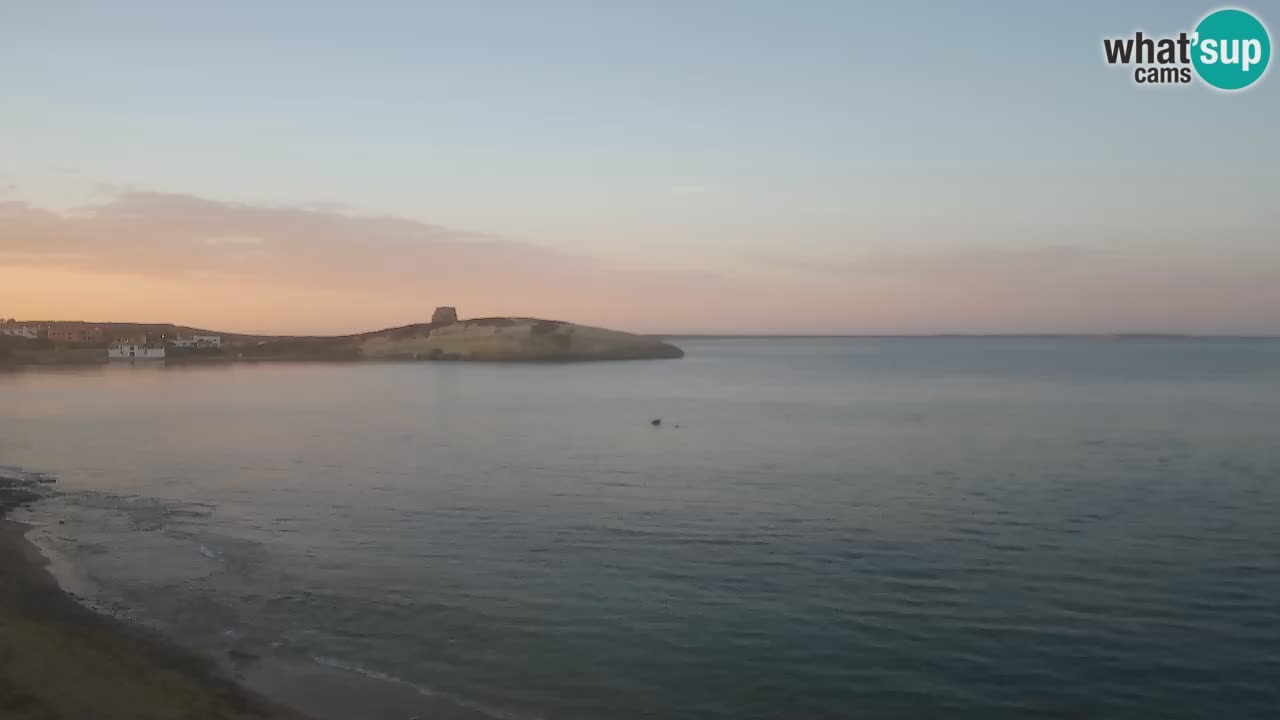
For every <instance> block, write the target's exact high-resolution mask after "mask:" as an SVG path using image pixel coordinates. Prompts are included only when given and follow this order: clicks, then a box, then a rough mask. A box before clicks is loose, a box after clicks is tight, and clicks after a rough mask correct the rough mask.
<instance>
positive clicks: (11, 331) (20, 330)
mask: <svg viewBox="0 0 1280 720" xmlns="http://www.w3.org/2000/svg"><path fill="white" fill-rule="evenodd" d="M0 335H13V336H14V337H24V338H30V339H31V340H35V339H36V338H38V337H40V330H39V329H38V328H34V327H31V326H30V325H0Z"/></svg>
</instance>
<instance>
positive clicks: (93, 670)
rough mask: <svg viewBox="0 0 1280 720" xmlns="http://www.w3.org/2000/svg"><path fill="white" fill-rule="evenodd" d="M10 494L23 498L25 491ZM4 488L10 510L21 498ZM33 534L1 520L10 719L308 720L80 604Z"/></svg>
mask: <svg viewBox="0 0 1280 720" xmlns="http://www.w3.org/2000/svg"><path fill="white" fill-rule="evenodd" d="M0 484H2V483H0ZM0 490H5V488H0ZM7 490H8V494H9V497H8V498H7V499H8V500H14V499H16V498H14V497H13V493H14V492H15V490H16V488H13V487H12V486H11V487H9V488H7ZM4 494H5V493H3V492H0V516H3V514H4V510H5V509H6V508H5V506H6V505H7V504H12V503H6V502H5V500H6V498H5V497H2V495H4ZM26 530H27V526H26V525H22V524H20V523H16V522H13V521H10V520H5V519H3V518H2V517H0V718H3V719H4V720H9V719H10V718H13V719H19V718H20V719H22V720H27V719H29V718H30V719H35V718H39V719H40V720H54V719H59V720H61V719H66V720H80V719H82V718H83V719H85V720H117V719H120V720H124V719H125V718H129V719H130V720H150V719H153V718H154V719H157V720H158V719H160V718H166V719H167V718H186V719H190V720H204V719H205V718H210V719H212V718H227V719H231V718H237V719H239V718H279V719H284V718H291V719H296V720H302V718H303V716H302V715H299V714H298V713H295V712H293V711H292V710H289V709H287V708H283V707H280V706H278V705H275V704H273V703H271V702H269V701H267V700H265V699H263V698H262V697H260V696H258V695H255V694H254V693H252V692H250V691H248V690H245V689H244V688H241V687H239V686H238V685H236V684H235V683H234V682H232V681H231V680H229V679H227V678H225V677H224V676H223V675H222V674H221V673H220V671H219V670H218V669H217V668H216V667H215V666H214V664H213V663H212V662H211V661H208V660H204V659H201V658H198V657H195V656H193V655H192V654H190V653H187V652H185V651H183V650H180V649H178V648H177V647H175V646H173V645H172V644H171V643H169V642H166V641H165V640H164V639H163V638H161V637H159V636H157V635H156V634H154V633H151V632H149V631H146V630H143V629H141V628H136V627H133V626H129V625H126V624H124V623H122V622H119V621H117V620H113V619H111V618H108V617H105V616H102V615H98V614H97V613H94V612H92V611H90V610H88V609H86V608H84V607H82V606H81V605H79V604H77V603H76V602H75V600H73V599H72V598H71V597H69V596H68V595H67V594H66V593H64V592H63V591H62V590H61V589H60V588H59V587H58V585H57V583H56V582H55V581H54V579H53V577H52V576H50V575H49V573H48V572H46V571H45V569H44V568H45V565H46V562H45V559H44V557H43V556H41V555H40V553H39V551H38V550H37V549H36V548H35V546H33V545H32V544H31V543H29V542H27V540H26V539H25V538H24V537H23V533H24V532H25V531H26Z"/></svg>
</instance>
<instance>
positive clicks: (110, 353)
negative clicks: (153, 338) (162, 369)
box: [107, 342, 165, 360]
mask: <svg viewBox="0 0 1280 720" xmlns="http://www.w3.org/2000/svg"><path fill="white" fill-rule="evenodd" d="M107 357H108V358H109V359H111V360H163V359H164V357H165V352H164V346H163V345H158V344H152V345H149V344H144V343H122V342H117V343H113V344H112V345H111V347H109V348H107Z"/></svg>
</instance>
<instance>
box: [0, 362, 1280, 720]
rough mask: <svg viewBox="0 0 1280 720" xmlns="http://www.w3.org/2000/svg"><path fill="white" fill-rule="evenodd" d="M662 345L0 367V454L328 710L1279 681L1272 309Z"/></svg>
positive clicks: (1256, 709) (877, 704)
mask: <svg viewBox="0 0 1280 720" xmlns="http://www.w3.org/2000/svg"><path fill="white" fill-rule="evenodd" d="M681 344H682V345H683V346H684V347H685V349H686V350H687V351H688V357H686V358H685V359H683V360H676V361H661V362H635V363H612V364H594V365H533V366H519V365H512V366H508V365H464V364H369V365H306V364H298V365H257V366H254V365H232V366H225V367H167V368H165V367H141V366H139V367H109V368H99V369H91V370H72V371H47V370H45V371H32V372H13V373H7V374H0V464H3V465H7V466H11V467H15V468H22V469H25V470H28V471H42V472H48V473H51V474H53V475H55V476H56V477H57V478H58V479H59V483H58V488H59V489H60V491H61V492H62V494H61V495H59V496H58V497H56V498H53V499H51V500H49V501H46V502H45V503H43V504H41V505H39V506H37V507H35V508H33V509H32V510H31V511H30V512H29V513H28V517H29V518H30V519H31V520H32V521H35V522H39V523H45V524H44V525H43V526H42V527H40V528H38V529H37V530H36V531H35V532H34V533H33V537H34V538H35V539H36V540H37V541H39V542H40V543H41V544H42V545H44V546H45V547H46V548H48V549H49V550H50V551H51V553H53V554H54V555H55V557H56V558H58V560H59V566H58V567H59V570H60V572H61V573H62V575H63V577H64V580H65V581H66V582H67V583H69V584H70V585H71V586H72V587H73V589H76V590H77V591H78V592H81V593H84V594H86V595H87V596H90V597H92V598H94V599H96V601H97V602H99V603H101V604H102V605H103V606H105V607H107V608H111V609H114V610H116V611H118V612H121V613H123V614H127V615H129V616H131V617H134V618H135V619H137V620H138V621H141V622H145V623H149V624H152V625H155V626H157V627H160V628H163V629H165V630H167V631H169V632H170V633H172V634H173V636H174V637H176V638H178V639H179V640H180V641H182V642H184V643H186V644H189V645H191V646H192V647H195V648H198V649H200V650H202V651H204V652H207V653H210V654H213V655H215V656H216V657H219V658H221V659H222V660H223V661H224V662H225V663H226V664H227V666H228V668H229V669H230V670H231V671H233V672H236V673H238V674H240V676H241V677H243V678H244V679H245V681H246V682H248V683H250V684H251V685H254V686H255V687H259V688H263V689H265V690H268V691H270V692H271V693H274V694H275V695H276V696H278V697H280V698H282V699H284V700H286V701H290V702H293V703H295V704H297V705H299V706H301V707H303V708H304V709H307V710H310V711H312V712H315V713H317V714H321V715H323V716H326V717H332V718H361V717H364V718H409V717H416V716H421V717H428V716H430V717H445V718H449V717H457V718H511V719H515V720H523V719H532V718H556V719H559V718H564V719H587V718H611V719H617V720H629V719H632V718H660V717H661V718H705V719H707V720H721V719H725V720H727V719H730V718H732V719H735V720H736V719H740V718H918V717H948V718H1006V717H1007V718H1014V717H1018V718H1021V717H1030V716H1036V717H1063V718H1138V717H1157V716H1158V717H1163V718H1222V717H1235V718H1240V717H1276V716H1277V715H1278V714H1280V342H1274V341H1256V340H1183V339H1156V340H1153V339H1125V340H1089V339H1044V340H1041V339H1017V340H1012V339H824V340H755V339H752V340H690V341H685V342H682V343H681ZM653 418H662V420H663V423H662V426H661V427H652V426H651V425H650V420H651V419H653ZM59 519H60V520H62V521H64V522H63V524H59V523H58V522H57V520H59Z"/></svg>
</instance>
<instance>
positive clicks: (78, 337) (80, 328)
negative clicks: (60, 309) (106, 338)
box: [49, 323, 103, 345]
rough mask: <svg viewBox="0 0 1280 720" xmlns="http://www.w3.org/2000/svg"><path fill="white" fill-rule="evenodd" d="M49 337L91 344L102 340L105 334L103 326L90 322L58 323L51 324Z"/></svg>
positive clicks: (54, 339)
mask: <svg viewBox="0 0 1280 720" xmlns="http://www.w3.org/2000/svg"><path fill="white" fill-rule="evenodd" d="M49 339H50V340H52V341H53V342H60V343H75V344H78V345H89V344H97V343H100V342H102V341H103V335H102V328H100V327H96V326H93V325H89V324H88V323H56V324H54V325H50V326H49Z"/></svg>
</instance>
